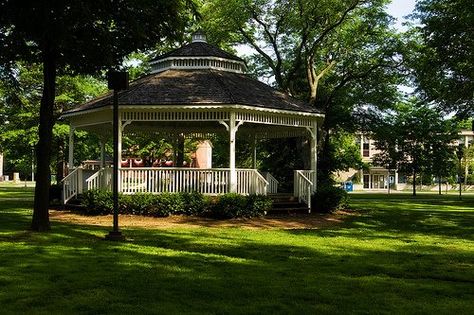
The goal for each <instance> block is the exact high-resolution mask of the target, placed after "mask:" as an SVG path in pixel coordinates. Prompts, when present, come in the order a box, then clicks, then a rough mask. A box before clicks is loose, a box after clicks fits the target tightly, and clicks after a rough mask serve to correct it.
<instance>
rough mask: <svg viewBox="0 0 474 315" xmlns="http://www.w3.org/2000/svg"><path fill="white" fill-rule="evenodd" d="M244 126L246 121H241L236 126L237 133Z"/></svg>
mask: <svg viewBox="0 0 474 315" xmlns="http://www.w3.org/2000/svg"><path fill="white" fill-rule="evenodd" d="M243 124H244V121H243V120H239V122H238V123H237V124H236V125H235V131H236V132H237V130H238V129H239V127H240V126H242V125H243Z"/></svg>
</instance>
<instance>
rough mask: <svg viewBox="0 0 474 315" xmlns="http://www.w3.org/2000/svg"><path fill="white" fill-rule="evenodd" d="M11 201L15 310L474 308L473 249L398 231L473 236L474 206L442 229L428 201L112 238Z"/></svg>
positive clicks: (5, 264)
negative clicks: (336, 219) (297, 222)
mask: <svg viewBox="0 0 474 315" xmlns="http://www.w3.org/2000/svg"><path fill="white" fill-rule="evenodd" d="M10 206H12V207H14V208H13V209H8V211H3V212H2V213H1V215H2V219H5V218H6V219H7V221H8V224H6V227H1V229H2V230H1V232H2V234H1V236H2V238H0V250H1V255H0V287H1V288H2V289H1V290H0V304H1V305H3V309H2V312H5V313H7V314H8V313H12V314H13V313H16V314H17V313H81V314H97V313H101V314H117V313H130V314H136V313H166V314H174V313H186V314H192V313H201V314H206V313H207V314H209V313H228V314H234V313H246V314H247V313H254V314H256V313H259V314H260V313H281V314H291V313H293V314H296V313H298V314H301V313H351V312H356V313H357V312H359V313H374V312H375V313H386V312H394V313H414V312H420V313H435V312H436V313H454V312H460V313H472V311H474V310H473V306H472V303H470V301H472V298H473V297H474V296H473V292H472V285H473V283H474V276H473V271H472V270H473V268H472V261H473V259H474V257H473V252H472V250H469V249H462V248H455V249H451V248H449V247H447V246H443V247H440V246H437V245H436V244H431V243H429V242H426V243H422V244H417V243H416V242H404V241H403V240H401V241H399V240H397V233H399V234H400V235H402V234H403V236H404V237H405V238H406V239H407V240H410V239H411V238H412V236H416V235H420V234H421V235H425V236H439V237H446V236H449V237H452V238H453V239H458V238H459V239H463V240H471V239H470V238H466V237H461V236H462V235H464V234H466V233H467V232H469V231H471V230H470V226H469V221H470V220H471V219H472V217H469V216H468V217H467V219H463V218H460V217H461V216H463V215H464V214H461V213H456V211H451V212H449V213H444V212H441V213H440V214H438V213H436V215H441V216H442V217H439V218H440V220H442V221H450V222H451V221H452V222H454V223H453V224H454V225H453V226H450V225H449V224H448V226H445V227H442V229H441V230H439V231H438V230H435V231H434V230H433V229H436V225H435V224H434V223H433V222H431V221H429V219H430V218H431V217H430V216H429V215H430V213H431V212H429V211H426V210H422V209H419V210H416V211H412V212H409V213H408V214H406V213H405V212H404V211H399V212H400V213H397V212H396V211H395V210H394V209H390V210H387V211H366V212H364V213H363V214H362V215H361V216H353V217H350V218H349V219H348V221H347V222H345V223H343V224H342V225H340V226H335V227H330V228H326V229H320V230H269V231H263V230H244V229H238V228H237V229H219V228H211V229H207V228H196V229H170V230H162V229H160V230H143V229H139V228H134V229H125V230H124V234H125V235H126V236H127V237H128V240H127V241H125V242H109V241H105V240H103V236H104V235H105V234H106V233H107V232H108V230H109V228H106V227H98V226H88V225H75V224H69V223H59V222H55V224H54V225H53V229H52V231H51V232H49V233H41V234H39V233H27V232H24V231H23V230H24V227H25V226H26V225H27V223H29V217H28V212H25V211H20V212H17V211H16V210H15V209H20V208H21V207H18V205H17V206H13V205H12V204H10ZM2 209H4V208H3V207H2ZM431 214H432V213H431ZM444 215H447V217H443V216H444ZM458 216H459V217H458ZM437 218H438V217H437ZM427 220H428V221H427ZM413 222H415V225H414V226H412V225H410V224H413ZM432 223H433V224H432ZM471 226H472V224H471ZM456 229H457V230H459V233H460V234H458V232H456ZM18 231H23V232H18ZM420 231H421V232H420ZM18 233H23V234H18ZM393 235H395V237H394V236H393ZM455 241H457V240H455ZM466 247H467V246H466Z"/></svg>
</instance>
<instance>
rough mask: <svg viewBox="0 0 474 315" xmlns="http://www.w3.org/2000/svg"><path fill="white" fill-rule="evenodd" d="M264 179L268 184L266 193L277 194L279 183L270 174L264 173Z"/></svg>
mask: <svg viewBox="0 0 474 315" xmlns="http://www.w3.org/2000/svg"><path fill="white" fill-rule="evenodd" d="M265 179H266V180H267V182H268V184H269V186H268V187H269V189H268V193H270V194H276V193H277V192H278V185H279V184H280V182H279V181H278V180H277V179H276V178H275V177H274V176H273V175H272V174H270V172H266V174H265Z"/></svg>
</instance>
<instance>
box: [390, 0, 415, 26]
mask: <svg viewBox="0 0 474 315" xmlns="http://www.w3.org/2000/svg"><path fill="white" fill-rule="evenodd" d="M415 2H416V1H415V0H393V1H392V3H391V4H389V5H388V8H387V12H388V13H389V14H390V15H391V16H393V17H395V18H396V19H397V22H396V24H395V25H396V27H397V28H399V29H401V30H402V29H403V27H402V23H403V22H404V20H405V19H404V18H403V17H405V16H407V15H408V14H410V13H411V12H412V11H413V9H414V8H415Z"/></svg>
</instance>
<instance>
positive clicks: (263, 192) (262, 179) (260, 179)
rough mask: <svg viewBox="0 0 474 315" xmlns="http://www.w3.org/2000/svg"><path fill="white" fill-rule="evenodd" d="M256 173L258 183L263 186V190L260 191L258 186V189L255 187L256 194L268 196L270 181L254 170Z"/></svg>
mask: <svg viewBox="0 0 474 315" xmlns="http://www.w3.org/2000/svg"><path fill="white" fill-rule="evenodd" d="M254 171H255V174H256V176H257V177H256V180H257V183H258V182H260V183H261V184H262V187H261V189H259V187H258V185H257V187H255V193H256V194H260V195H266V194H267V192H268V186H269V184H268V181H267V180H266V179H265V177H263V176H262V174H260V172H259V171H258V170H254Z"/></svg>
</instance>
